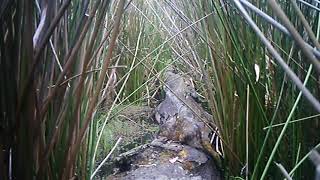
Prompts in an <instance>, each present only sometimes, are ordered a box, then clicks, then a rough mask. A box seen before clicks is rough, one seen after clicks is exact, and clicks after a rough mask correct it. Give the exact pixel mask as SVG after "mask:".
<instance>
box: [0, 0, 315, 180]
mask: <svg viewBox="0 0 320 180" xmlns="http://www.w3.org/2000/svg"><path fill="white" fill-rule="evenodd" d="M35 2H39V7H38V6H37V3H30V2H27V1H23V0H21V1H18V0H12V1H3V2H1V6H0V23H1V24H2V27H1V29H0V34H1V35H0V58H1V61H0V62H1V65H0V68H1V71H0V86H1V91H0V94H1V99H0V100H1V102H0V103H1V124H0V135H1V136H0V150H1V152H0V172H5V173H4V174H1V175H0V179H9V176H11V174H9V173H8V172H9V169H10V168H11V167H9V163H8V159H9V157H12V158H13V162H12V163H13V164H12V167H13V176H14V178H16V179H35V178H37V179H68V178H74V177H76V176H79V177H81V178H83V179H89V178H90V176H91V174H92V172H93V171H94V170H95V168H96V167H97V162H99V161H100V160H101V159H102V158H104V156H105V155H106V154H107V153H108V152H109V151H110V149H111V148H112V147H113V146H114V143H115V141H116V140H117V138H118V137H120V136H121V137H122V136H130V135H132V134H135V133H138V132H139V133H146V132H149V133H151V132H154V131H155V130H156V129H154V127H150V129H148V128H147V129H143V128H142V127H141V126H135V125H133V124H130V123H129V122H130V121H124V120H123V119H121V118H119V117H118V115H121V111H118V110H119V109H121V108H122V107H124V106H130V105H139V106H140V105H147V106H150V107H154V106H156V105H157V103H159V99H161V85H162V83H163V78H162V72H163V71H164V70H165V69H166V67H168V66H169V65H172V64H173V65H174V67H175V68H176V69H177V70H178V71H180V72H181V73H187V74H189V75H190V76H191V77H192V78H193V81H194V82H195V85H196V88H197V90H198V93H199V94H200V96H201V97H202V101H203V104H204V105H205V106H206V107H205V108H206V109H207V110H208V111H210V113H211V114H212V115H213V116H214V123H215V124H217V126H218V127H219V128H220V131H221V133H222V138H223V141H224V144H225V151H226V159H225V162H226V169H227V171H228V173H227V174H228V178H230V179H241V178H240V171H241V169H242V168H243V167H244V166H245V164H246V163H248V164H249V166H248V167H249V172H250V174H249V177H250V178H251V179H259V178H260V177H261V175H262V173H263V171H265V174H266V176H265V177H267V178H269V179H279V178H282V175H281V173H280V171H279V170H278V169H277V167H276V166H275V165H274V163H272V162H273V161H275V162H279V163H281V164H282V165H283V166H284V167H285V168H286V169H287V170H290V171H291V173H290V175H293V178H296V179H303V178H305V179H310V178H313V174H312V173H305V172H310V169H312V167H311V165H310V164H308V163H306V162H305V161H306V157H307V156H306V155H307V154H308V153H309V151H310V149H311V148H313V147H315V146H318V144H319V141H320V137H319V135H318V134H319V133H318V131H317V130H318V129H319V124H320V123H319V117H318V116H313V115H315V114H316V111H315V110H313V108H312V106H311V105H310V104H309V103H308V101H307V100H306V99H304V97H303V96H302V97H301V100H300V101H297V100H298V99H299V98H297V97H298V94H299V93H300V92H299V90H298V89H297V88H296V86H295V85H294V83H292V82H291V81H290V80H289V79H288V78H287V77H286V75H285V74H284V71H283V69H281V67H280V66H278V65H277V63H276V62H275V61H274V59H273V57H272V56H271V55H270V54H269V53H268V51H267V50H266V48H265V46H264V45H263V44H262V43H261V41H260V40H259V39H258V38H257V36H256V34H255V33H254V31H253V30H252V29H251V27H250V26H248V24H247V23H246V22H245V21H244V19H243V18H242V16H240V14H239V11H238V10H237V9H236V8H235V6H234V4H233V3H231V2H229V1H217V0H216V1H206V0H204V1H184V0H180V1H169V0H165V1H157V0H133V1H130V4H128V5H127V6H126V7H125V10H124V13H123V14H121V13H122V12H121V11H117V9H118V7H121V6H120V5H121V3H120V2H122V3H123V1H122V0H121V1H104V0H94V1H87V0H83V1H80V0H75V1H70V0H66V1H63V3H62V4H60V3H57V2H56V1H42V0H39V1H35ZM126 3H128V2H126ZM252 3H253V4H255V5H256V6H257V7H259V8H260V9H261V10H263V11H264V12H266V13H268V14H270V15H273V12H272V11H271V10H270V7H269V6H268V5H267V2H266V1H265V0H262V1H258V0H255V1H252ZM279 3H280V5H281V7H282V8H283V10H284V11H285V13H286V14H287V16H288V17H289V19H290V20H291V22H292V23H293V24H294V26H295V28H296V29H297V30H298V32H299V33H300V34H302V35H303V37H304V40H305V41H306V42H308V43H310V42H311V41H310V39H309V37H308V36H307V35H306V32H305V28H303V26H302V24H301V20H300V19H299V17H298V16H297V14H296V12H295V11H294V10H293V8H292V4H291V2H289V1H279ZM45 7H49V8H48V11H47V13H48V14H47V17H44V15H43V14H41V12H44V9H45ZM299 7H300V9H301V10H302V12H303V14H304V15H305V17H306V19H307V20H308V21H309V24H310V25H311V28H312V30H313V31H314V32H317V33H318V34H317V35H318V36H319V13H318V12H317V11H314V10H312V9H311V10H310V9H309V8H308V7H306V6H302V5H301V6H299ZM39 8H40V11H39V10H38V9H39ZM120 9H122V8H120ZM250 16H251V17H252V19H253V20H254V21H255V23H256V24H257V26H258V27H259V28H260V29H261V31H262V32H263V33H264V34H265V36H266V37H267V38H268V39H269V40H270V41H271V42H272V45H273V46H274V47H275V48H276V49H277V51H278V52H279V54H280V55H281V56H282V57H283V59H285V60H286V61H287V64H288V65H289V66H290V68H291V69H292V70H293V71H294V72H295V73H296V74H297V75H298V77H299V78H300V79H302V80H303V79H305V77H306V76H307V72H308V68H309V63H308V61H305V59H306V57H305V56H304V54H303V53H301V51H300V48H299V47H298V46H296V45H295V43H294V42H293V41H292V39H290V37H288V36H287V35H284V34H283V33H281V32H279V31H278V30H277V29H276V28H274V27H273V26H271V25H270V24H268V23H267V22H266V21H265V20H264V19H262V18H260V17H259V16H258V15H256V14H254V13H251V14H250ZM120 17H122V19H121V23H120V27H119V26H118V25H119V22H120V19H119V18H120ZM46 18H47V19H46ZM41 20H44V26H43V29H41V28H39V27H40V26H39V23H40V21H41ZM118 27H119V32H118V31H117V29H118ZM38 28H39V29H38ZM35 32H37V33H35ZM33 37H38V39H39V40H33ZM310 44H312V43H310ZM257 68H259V73H258V76H259V77H257ZM318 79H319V78H318V74H317V73H315V72H312V71H310V78H309V81H308V84H307V87H308V89H309V90H310V91H311V92H312V93H313V94H314V95H315V96H317V97H319V81H318ZM248 85H249V87H250V94H249V101H247V89H246V87H247V86H248ZM295 102H296V103H295ZM247 106H249V111H248V114H247V113H246V107H247ZM98 107H99V108H98ZM246 116H248V120H249V128H248V129H247V128H246ZM301 118H303V119H309V120H299V121H295V120H296V119H301ZM285 120H287V121H285ZM284 122H287V124H286V125H285V127H286V128H284V130H283V131H282V130H281V129H282V127H283V126H284V124H283V123H284ZM140 123H143V121H141V122H140ZM281 123H282V124H281ZM274 124H279V125H277V126H272V128H265V127H268V126H270V125H274ZM122 131H123V132H125V134H123V133H120V132H122ZM246 131H247V132H248V133H249V140H248V142H246ZM281 131H282V133H281ZM126 133H127V134H126ZM280 134H281V136H280ZM140 135H141V134H140ZM132 141H135V140H133V139H130V138H128V139H127V140H125V141H124V142H123V144H121V147H125V144H126V143H128V144H130V143H131V142H132ZM140 143H141V142H140ZM247 144H248V145H249V155H250V156H249V159H248V162H246V146H247ZM275 144H277V146H276V148H274V147H275ZM273 149H274V150H273ZM270 155H271V158H270V161H269V163H268V164H269V165H270V166H269V165H267V162H268V159H269V157H270Z"/></svg>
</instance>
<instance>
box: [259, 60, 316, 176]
mask: <svg viewBox="0 0 320 180" xmlns="http://www.w3.org/2000/svg"><path fill="white" fill-rule="evenodd" d="M311 72H312V65H310V67H309V70H308V74H307V76H306V78H305V80H304V83H303V85H304V86H305V85H306V84H307V82H308V80H309V77H310V75H311ZM301 96H302V92H301V91H300V92H299V95H298V97H297V99H296V101H295V103H294V104H293V107H292V109H291V111H290V114H289V116H288V118H287V120H286V123H285V125H284V126H283V128H282V130H281V133H280V135H279V138H278V139H277V142H276V144H275V145H274V147H273V150H272V152H271V154H270V156H269V160H268V162H267V164H266V166H265V168H264V170H263V173H262V175H261V178H260V179H261V180H263V179H264V178H265V176H266V174H267V171H268V169H269V166H270V164H271V161H272V159H273V157H274V155H275V153H276V151H277V149H278V146H279V145H280V142H281V140H282V137H283V136H284V133H285V132H286V129H287V127H288V125H289V122H290V119H291V118H292V116H293V114H294V112H295V110H296V108H297V106H298V103H299V101H300V99H301Z"/></svg>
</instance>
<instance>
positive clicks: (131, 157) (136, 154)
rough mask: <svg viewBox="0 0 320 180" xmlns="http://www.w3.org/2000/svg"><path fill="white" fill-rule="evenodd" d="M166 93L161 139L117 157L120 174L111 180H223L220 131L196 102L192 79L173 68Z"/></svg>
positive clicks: (159, 110) (160, 112) (158, 114)
mask: <svg viewBox="0 0 320 180" xmlns="http://www.w3.org/2000/svg"><path fill="white" fill-rule="evenodd" d="M164 91H165V94H166V97H165V99H164V101H163V102H161V103H160V104H159V106H158V107H156V108H155V119H156V121H157V122H158V123H159V126H160V129H159V134H158V136H157V138H156V139H154V140H153V141H152V142H151V143H150V144H145V145H143V146H140V147H137V148H135V149H133V150H131V151H129V152H126V153H123V154H121V155H120V156H118V157H117V158H115V159H114V160H113V161H114V163H115V166H116V168H117V169H118V172H117V173H115V174H114V175H111V176H109V177H108V178H107V179H124V180H131V179H140V180H143V179H145V180H147V179H148V180H149V179H150V180H151V179H159V180H160V179H194V180H200V179H208V180H210V179H217V180H219V179H223V175H222V173H221V170H220V165H221V159H222V158H223V147H222V143H221V140H220V135H219V131H218V128H217V127H216V126H215V125H214V122H213V120H212V116H211V115H210V114H209V113H207V112H206V111H204V110H203V108H202V107H201V105H200V104H198V103H197V102H196V101H195V99H194V98H195V97H196V91H195V89H194V87H193V84H192V82H191V81H190V78H188V76H183V75H180V74H178V73H176V72H175V71H174V70H173V69H172V68H170V69H169V70H167V71H166V73H165V86H164Z"/></svg>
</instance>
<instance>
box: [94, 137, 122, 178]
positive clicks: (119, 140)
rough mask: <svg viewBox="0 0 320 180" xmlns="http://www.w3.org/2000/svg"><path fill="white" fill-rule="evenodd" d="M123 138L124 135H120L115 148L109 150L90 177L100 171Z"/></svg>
mask: <svg viewBox="0 0 320 180" xmlns="http://www.w3.org/2000/svg"><path fill="white" fill-rule="evenodd" d="M121 140H122V137H120V138H119V139H118V140H117V142H116V144H115V145H114V146H113V148H112V149H111V151H110V152H109V154H108V155H107V156H106V157H105V158H104V159H103V161H102V162H101V163H100V164H99V166H98V167H97V169H96V170H95V171H94V172H93V173H92V174H91V177H90V179H92V178H93V177H94V176H95V175H96V174H97V172H98V171H99V169H100V168H101V167H102V166H103V165H104V163H105V162H106V161H107V160H108V159H109V157H110V156H111V154H112V153H113V151H114V150H115V149H116V147H117V146H118V145H119V143H120V142H121Z"/></svg>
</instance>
